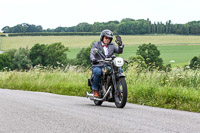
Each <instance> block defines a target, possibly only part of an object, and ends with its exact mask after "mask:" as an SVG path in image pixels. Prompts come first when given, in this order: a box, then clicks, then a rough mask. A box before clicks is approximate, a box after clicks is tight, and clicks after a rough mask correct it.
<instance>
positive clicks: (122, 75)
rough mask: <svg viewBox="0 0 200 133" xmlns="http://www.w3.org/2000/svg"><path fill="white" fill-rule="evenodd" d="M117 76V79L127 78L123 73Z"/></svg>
mask: <svg viewBox="0 0 200 133" xmlns="http://www.w3.org/2000/svg"><path fill="white" fill-rule="evenodd" d="M116 76H117V78H121V77H126V76H125V75H124V74H123V73H117V74H116Z"/></svg>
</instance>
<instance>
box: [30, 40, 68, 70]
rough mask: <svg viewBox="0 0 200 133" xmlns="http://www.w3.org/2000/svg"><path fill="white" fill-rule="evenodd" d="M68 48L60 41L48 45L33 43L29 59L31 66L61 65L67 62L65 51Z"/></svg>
mask: <svg viewBox="0 0 200 133" xmlns="http://www.w3.org/2000/svg"><path fill="white" fill-rule="evenodd" d="M68 50H69V49H68V48H67V47H65V46H64V45H62V44H61V43H53V44H50V45H44V44H35V45H34V46H33V47H32V48H31V49H30V54H29V56H30V59H31V60H32V62H33V66H36V65H39V64H40V65H43V66H61V65H66V64H67V51H68Z"/></svg>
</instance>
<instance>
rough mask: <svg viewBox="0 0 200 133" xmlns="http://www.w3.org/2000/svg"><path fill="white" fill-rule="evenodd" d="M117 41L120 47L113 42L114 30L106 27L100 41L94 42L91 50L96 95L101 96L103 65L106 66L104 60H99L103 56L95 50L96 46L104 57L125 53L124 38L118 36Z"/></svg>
mask: <svg viewBox="0 0 200 133" xmlns="http://www.w3.org/2000/svg"><path fill="white" fill-rule="evenodd" d="M116 39H117V40H116V41H115V42H116V43H117V44H118V48H117V47H116V46H115V44H114V43H113V42H112V40H113V33H112V31H110V30H108V29H106V30H103V31H102V32H101V34H100V41H97V42H94V43H93V46H92V48H91V50H90V60H91V62H92V73H93V82H92V90H93V94H94V97H96V98H98V97H99V93H98V90H99V83H100V80H101V76H102V67H104V65H105V64H104V63H103V62H98V60H101V59H102V58H101V57H99V55H97V54H95V53H94V52H93V50H94V49H95V48H96V49H98V51H99V54H100V55H101V56H102V57H103V58H109V57H111V56H112V55H113V54H114V53H117V54H121V53H123V48H124V45H123V44H122V40H121V37H120V36H116Z"/></svg>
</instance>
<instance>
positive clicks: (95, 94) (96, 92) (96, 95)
mask: <svg viewBox="0 0 200 133" xmlns="http://www.w3.org/2000/svg"><path fill="white" fill-rule="evenodd" d="M93 94H94V97H96V98H98V97H99V92H98V91H96V90H93Z"/></svg>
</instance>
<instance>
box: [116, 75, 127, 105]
mask: <svg viewBox="0 0 200 133" xmlns="http://www.w3.org/2000/svg"><path fill="white" fill-rule="evenodd" d="M117 87H119V88H118V89H117V92H115V94H114V101H115V105H116V107H117V108H123V107H124V106H125V105H126V102H127V95H128V92H127V84H126V80H125V77H122V78H120V79H119V81H117Z"/></svg>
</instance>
